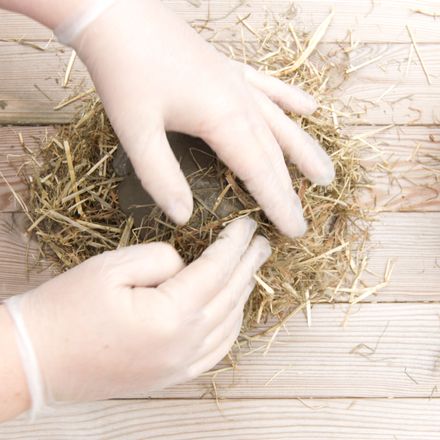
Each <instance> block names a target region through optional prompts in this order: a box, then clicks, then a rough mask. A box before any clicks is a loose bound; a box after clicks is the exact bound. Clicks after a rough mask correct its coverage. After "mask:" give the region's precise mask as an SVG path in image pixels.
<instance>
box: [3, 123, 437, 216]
mask: <svg viewBox="0 0 440 440" xmlns="http://www.w3.org/2000/svg"><path fill="white" fill-rule="evenodd" d="M375 130H376V128H374V127H367V126H359V127H353V128H351V129H350V130H349V131H350V132H351V133H352V135H353V136H361V135H365V134H366V133H371V132H374V131H375ZM54 132H55V129H54V128H53V127H18V126H15V127H3V128H2V127H0V171H1V172H2V173H3V175H4V176H5V177H6V179H7V180H8V182H9V183H10V184H11V185H12V186H13V188H14V190H15V191H17V192H18V193H20V194H21V195H22V196H24V195H25V192H26V186H25V185H24V184H23V182H21V180H20V179H19V178H17V170H18V169H19V167H20V166H21V164H22V163H23V161H24V160H25V158H24V156H22V152H23V148H22V146H21V145H20V141H19V137H18V134H19V133H21V134H22V136H23V139H24V141H25V144H26V146H27V147H28V148H30V149H33V148H36V147H37V146H38V140H39V139H44V138H45V137H46V136H47V135H48V133H54ZM366 140H367V141H368V142H370V143H374V145H376V146H377V148H378V149H379V150H380V152H381V153H380V154H379V155H378V154H377V153H376V152H374V151H372V150H370V149H366V151H365V152H364V154H363V157H364V159H363V164H364V166H365V167H366V168H367V169H368V170H369V172H370V177H371V181H372V188H371V189H368V190H365V191H362V193H361V194H360V195H359V202H360V203H361V204H362V205H363V206H365V207H375V208H376V209H378V210H381V211H417V212H421V211H428V212H429V211H440V181H439V175H440V155H439V153H438V142H439V141H440V129H439V128H435V127H418V126H414V127H394V128H391V129H389V130H383V131H380V132H379V133H378V134H377V135H375V136H372V137H371V138H367V139H366ZM382 162H383V163H386V168H377V164H378V163H382ZM17 210H20V207H19V206H18V204H17V202H16V200H15V198H14V197H13V196H12V195H11V192H10V190H9V188H8V186H7V185H6V184H5V182H4V181H3V179H1V178H0V212H10V211H17Z"/></svg>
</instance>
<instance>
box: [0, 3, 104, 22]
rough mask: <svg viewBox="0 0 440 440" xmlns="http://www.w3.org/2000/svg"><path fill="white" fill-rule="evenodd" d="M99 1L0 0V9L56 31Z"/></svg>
mask: <svg viewBox="0 0 440 440" xmlns="http://www.w3.org/2000/svg"><path fill="white" fill-rule="evenodd" d="M98 2H99V0H63V1H60V0H32V1H29V0H0V8H4V9H8V10H10V11H12V12H18V13H20V14H23V15H27V16H28V17H30V18H33V19H34V20H36V21H39V22H40V23H42V24H44V25H45V26H47V27H48V28H50V29H56V28H57V27H58V26H60V25H61V24H62V23H65V22H66V21H67V20H69V19H70V18H71V17H73V16H74V15H76V14H78V13H80V11H82V10H85V9H86V8H88V7H90V5H92V4H94V3H98Z"/></svg>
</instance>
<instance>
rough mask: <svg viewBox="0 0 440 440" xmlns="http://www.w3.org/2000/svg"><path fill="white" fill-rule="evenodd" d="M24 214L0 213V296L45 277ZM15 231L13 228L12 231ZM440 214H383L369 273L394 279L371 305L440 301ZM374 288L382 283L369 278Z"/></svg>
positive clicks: (375, 230) (372, 239)
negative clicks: (33, 256) (37, 269)
mask: <svg viewBox="0 0 440 440" xmlns="http://www.w3.org/2000/svg"><path fill="white" fill-rule="evenodd" d="M22 215H23V214H10V213H3V214H0V243H1V244H2V245H1V246H0V280H1V282H2V289H1V291H0V297H2V296H5V295H8V294H14V293H19V292H21V291H25V290H28V289H30V288H32V287H33V286H35V283H38V282H41V281H43V280H44V279H45V278H44V277H43V276H37V275H35V276H34V275H32V276H31V277H30V279H29V280H28V277H27V271H26V264H25V262H26V246H25V243H24V242H23V240H18V241H17V239H18V238H17V237H20V236H21V235H22V234H23V231H24V229H25V228H24V226H23V225H17V227H15V226H14V219H16V218H19V217H20V216H22ZM14 228H15V229H14ZM439 231H440V213H438V212H433V213H382V214H380V215H379V216H378V217H377V220H376V221H375V223H374V224H373V227H372V229H371V237H370V241H369V247H370V248H371V249H370V251H369V263H368V267H369V269H370V270H372V271H374V272H376V273H377V274H378V275H379V276H382V275H383V273H384V270H385V267H386V265H387V262H388V261H389V260H391V261H393V262H394V270H393V276H392V278H391V281H390V283H389V285H388V287H385V288H384V289H382V291H381V293H380V295H379V296H378V297H377V298H376V297H374V296H373V297H371V298H369V300H376V299H377V300H378V301H393V300H406V301H411V300H419V301H429V300H430V301H434V300H439V299H440V293H439V290H438V286H439V285H440V258H439V257H440V255H439V254H440V234H439ZM366 279H367V280H369V282H370V283H373V284H377V283H378V282H380V281H381V280H380V279H379V280H378V279H374V280H372V279H371V277H366Z"/></svg>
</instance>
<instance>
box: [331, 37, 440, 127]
mask: <svg viewBox="0 0 440 440" xmlns="http://www.w3.org/2000/svg"><path fill="white" fill-rule="evenodd" d="M409 49H410V45H406V44H398V45H396V44H381V45H377V44H376V45H373V44H370V45H362V46H360V47H358V48H356V49H355V50H353V51H352V52H351V53H350V54H349V60H350V63H349V64H350V65H351V66H352V67H355V68H356V67H358V66H361V65H362V64H363V63H365V62H369V61H371V60H375V59H376V60H377V61H376V62H374V63H372V64H368V65H367V66H365V67H363V68H360V69H358V70H355V71H354V72H353V73H351V74H350V75H348V78H347V79H345V81H343V82H342V84H341V86H340V92H339V96H340V99H341V102H342V103H343V104H345V105H348V108H347V109H346V111H348V112H353V111H355V112H363V114H362V115H361V116H360V117H361V118H362V119H363V120H364V121H368V122H369V123H371V124H405V125H412V124H416V125H426V124H434V125H435V124H438V122H439V121H440V100H439V93H440V87H439V85H440V55H439V51H438V46H437V45H435V44H434V45H432V44H425V45H419V51H420V53H421V55H422V58H423V60H424V63H425V65H426V68H427V70H428V71H429V74H430V80H431V82H432V84H428V82H427V78H426V76H425V74H424V72H423V69H422V66H421V65H420V62H419V61H418V59H417V57H416V56H415V55H413V56H412V58H411V60H412V61H411V63H410V67H409V69H408V71H407V65H408V57H409ZM331 51H332V48H330V47H329V46H326V47H325V49H324V53H330V54H331V53H332V52H331ZM333 52H334V49H333ZM336 53H337V52H336ZM337 56H340V54H338V55H337ZM379 57H380V59H378V58H379ZM342 108H343V109H344V107H342Z"/></svg>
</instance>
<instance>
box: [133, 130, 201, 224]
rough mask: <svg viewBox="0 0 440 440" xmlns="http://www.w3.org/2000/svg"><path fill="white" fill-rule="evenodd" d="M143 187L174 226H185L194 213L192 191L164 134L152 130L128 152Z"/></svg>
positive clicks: (160, 131)
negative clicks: (173, 222)
mask: <svg viewBox="0 0 440 440" xmlns="http://www.w3.org/2000/svg"><path fill="white" fill-rule="evenodd" d="M127 154H128V155H129V157H130V160H131V162H132V164H133V167H134V170H135V172H136V175H137V176H138V178H139V179H140V181H141V182H142V186H143V187H144V188H145V190H146V191H148V193H149V194H150V195H151V197H152V198H153V199H154V200H155V202H156V203H157V204H158V205H159V206H160V207H161V208H162V209H163V210H164V211H165V213H166V214H167V215H169V216H170V217H171V219H172V220H174V221H175V222H176V223H177V224H179V225H183V224H185V223H186V222H187V221H188V220H189V218H190V216H191V214H192V210H193V199H192V193H191V189H190V187H189V185H188V182H187V181H186V179H185V176H184V174H183V172H182V170H181V169H180V165H179V162H178V161H177V159H176V157H175V156H174V154H173V151H172V150H171V147H170V145H169V143H168V140H167V137H166V134H165V130H164V129H163V128H162V127H161V128H159V129H156V130H154V131H153V132H152V133H151V134H149V135H148V136H147V137H146V138H145V139H138V140H137V141H136V145H133V146H132V147H131V148H127Z"/></svg>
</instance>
